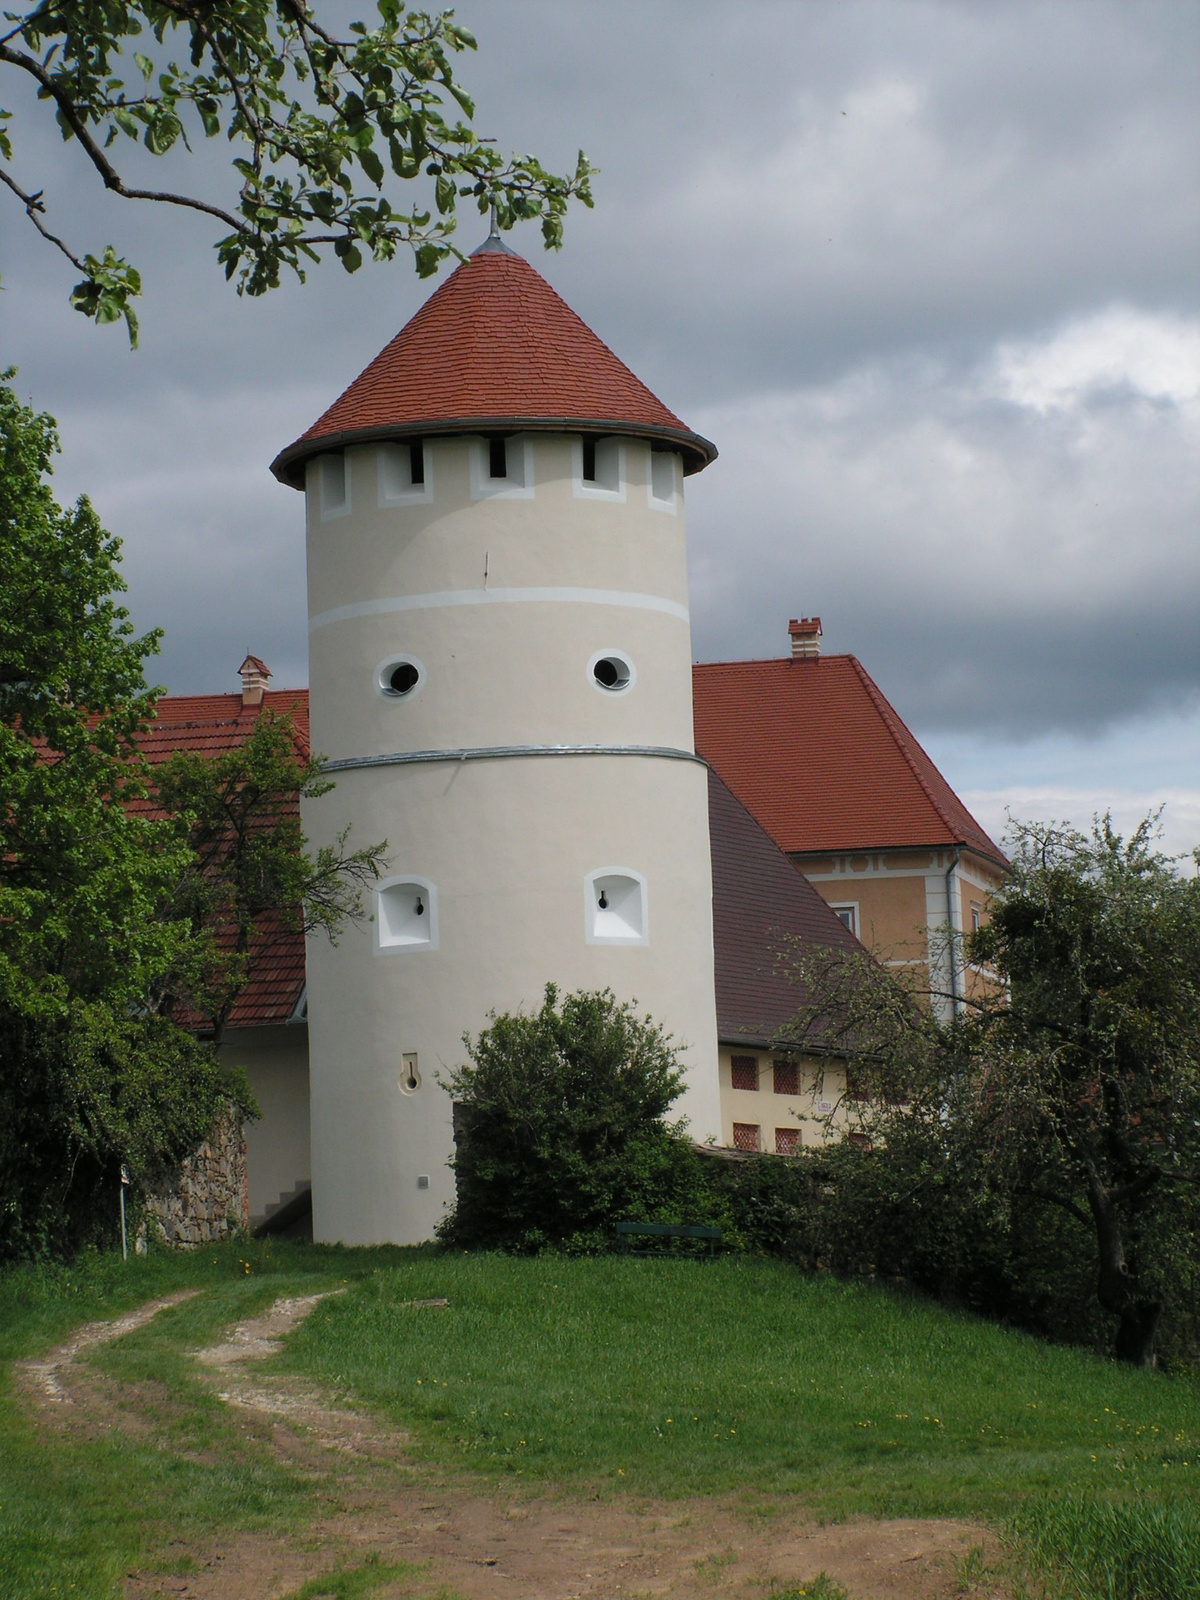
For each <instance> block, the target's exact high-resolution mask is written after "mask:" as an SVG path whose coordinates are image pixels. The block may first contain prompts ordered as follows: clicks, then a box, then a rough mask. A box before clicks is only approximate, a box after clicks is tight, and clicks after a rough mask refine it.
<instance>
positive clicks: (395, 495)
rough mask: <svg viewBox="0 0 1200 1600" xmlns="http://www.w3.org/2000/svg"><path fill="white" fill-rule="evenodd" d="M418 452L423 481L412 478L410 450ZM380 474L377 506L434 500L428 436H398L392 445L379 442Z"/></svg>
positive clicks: (419, 503)
mask: <svg viewBox="0 0 1200 1600" xmlns="http://www.w3.org/2000/svg"><path fill="white" fill-rule="evenodd" d="M416 446H419V448H420V451H421V464H422V471H423V472H424V476H425V481H424V483H414V482H413V481H412V450H413V448H414V447H416ZM376 470H377V472H378V477H379V509H380V510H381V511H386V510H388V509H389V508H390V507H391V506H417V505H428V504H429V502H430V501H432V499H433V451H432V450H431V449H430V448H429V441H428V439H414V440H411V441H410V440H407V439H400V440H397V441H396V443H394V444H381V445H380V446H379V448H378V451H377V469H376Z"/></svg>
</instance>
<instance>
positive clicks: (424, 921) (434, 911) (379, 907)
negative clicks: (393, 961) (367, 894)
mask: <svg viewBox="0 0 1200 1600" xmlns="http://www.w3.org/2000/svg"><path fill="white" fill-rule="evenodd" d="M437 947H438V905H437V890H436V889H435V888H434V886H433V884H432V883H430V881H429V879H428V878H421V877H418V876H417V874H416V873H397V874H396V875H395V876H394V877H391V878H385V879H384V880H383V882H382V883H380V884H379V886H378V887H377V888H376V890H375V948H376V949H377V950H380V951H383V952H385V953H388V954H391V953H392V952H395V951H402V950H436V949H437Z"/></svg>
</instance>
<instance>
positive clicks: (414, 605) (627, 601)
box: [308, 589, 690, 633]
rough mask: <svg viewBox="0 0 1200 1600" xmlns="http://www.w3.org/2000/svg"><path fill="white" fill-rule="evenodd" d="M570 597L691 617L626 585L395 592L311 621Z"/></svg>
mask: <svg viewBox="0 0 1200 1600" xmlns="http://www.w3.org/2000/svg"><path fill="white" fill-rule="evenodd" d="M562 601H568V602H571V603H574V604H577V605H587V606H625V607H626V608H627V609H629V610H632V611H661V612H663V613H664V614H665V615H666V616H668V617H675V618H677V619H678V620H679V621H680V622H687V621H689V620H690V619H689V615H688V608H687V607H686V606H682V605H680V604H679V602H678V601H677V600H666V599H664V598H663V597H662V596H661V595H657V594H633V593H630V592H627V591H626V590H623V589H442V590H439V591H437V592H436V593H434V594H403V595H391V596H388V597H386V598H382V599H378V600H358V601H355V602H354V603H353V604H351V605H347V606H334V607H333V609H332V610H330V611H318V612H317V614H316V615H315V616H314V617H313V618H311V620H310V621H309V624H308V631H309V633H315V632H316V631H317V629H318V628H326V627H328V626H329V624H330V623H331V622H349V621H350V620H351V619H352V618H355V617H384V616H390V615H391V614H392V613H393V612H396V611H436V610H438V609H440V608H441V607H444V606H489V605H513V604H530V603H538V602H541V603H545V604H551V605H557V604H560V603H561V602H562Z"/></svg>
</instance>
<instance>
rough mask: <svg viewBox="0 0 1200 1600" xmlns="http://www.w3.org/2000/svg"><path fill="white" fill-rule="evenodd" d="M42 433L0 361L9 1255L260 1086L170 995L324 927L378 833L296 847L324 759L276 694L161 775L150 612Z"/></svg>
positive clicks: (93, 1226)
mask: <svg viewBox="0 0 1200 1600" xmlns="http://www.w3.org/2000/svg"><path fill="white" fill-rule="evenodd" d="M3 377H4V378H7V377H11V373H6V374H3ZM57 449H58V440H57V437H56V434H55V429H54V422H53V419H52V418H50V417H47V416H43V415H37V414H36V413H34V412H33V411H32V410H31V409H30V408H28V407H26V406H23V405H22V404H21V403H20V401H19V400H18V399H17V397H16V395H15V394H14V392H13V390H12V388H11V386H10V385H8V384H7V383H5V382H2V381H0V573H2V574H3V582H2V583H0V1258H3V1257H5V1256H11V1255H14V1254H21V1253H30V1252H38V1251H45V1250H52V1249H53V1250H57V1249H67V1248H70V1247H71V1246H72V1245H75V1244H78V1243H79V1242H80V1241H81V1240H84V1239H87V1238H90V1237H103V1236H104V1234H106V1233H107V1232H109V1231H110V1227H111V1222H112V1219H113V1218H114V1216H115V1210H114V1207H113V1204H112V1197H113V1196H114V1195H115V1194H116V1185H117V1179H118V1173H119V1169H120V1167H121V1165H122V1164H125V1165H127V1166H129V1168H130V1169H131V1175H132V1177H133V1178H134V1180H135V1182H139V1183H140V1182H144V1181H145V1180H146V1179H147V1178H148V1177H149V1176H150V1175H151V1174H152V1173H153V1171H154V1170H155V1169H156V1168H158V1167H162V1166H164V1165H173V1164H174V1163H175V1162H177V1161H178V1160H180V1159H181V1158H182V1157H183V1156H185V1155H186V1154H188V1153H189V1152H190V1151H191V1150H193V1149H194V1148H195V1147H196V1146H197V1145H198V1144H199V1143H200V1142H201V1140H202V1139H203V1138H204V1137H205V1135H206V1134H207V1133H208V1131H209V1129H210V1128H211V1126H212V1123H213V1121H214V1118H215V1117H216V1115H217V1114H218V1112H219V1111H221V1110H222V1109H223V1108H224V1106H225V1105H227V1104H228V1103H229V1102H230V1101H231V1100H232V1102H233V1103H234V1105H235V1106H237V1107H238V1108H239V1109H241V1110H242V1111H243V1112H245V1111H250V1110H252V1109H253V1101H252V1098H251V1096H250V1092H249V1088H248V1086H247V1084H246V1082H245V1078H244V1076H243V1075H242V1074H240V1073H239V1072H237V1071H234V1070H231V1069H228V1068H227V1067H225V1066H224V1065H223V1064H222V1061H221V1059H220V1056H219V1054H218V1052H217V1050H216V1048H215V1044H213V1043H212V1042H209V1043H201V1042H199V1041H198V1040H196V1039H195V1038H194V1037H193V1036H192V1034H191V1033H189V1032H188V1031H187V1029H185V1028H184V1027H180V1026H177V1025H176V1023H174V1022H173V1021H172V1020H171V1019H170V1016H169V1015H168V1014H167V1013H168V1012H169V1010H170V1005H169V1000H170V997H172V996H179V995H181V996H182V997H183V998H184V999H185V1000H187V1001H190V1002H191V1004H192V1005H193V1006H194V1007H196V1009H197V1010H198V1011H199V1013H200V1015H201V1016H203V1017H204V1018H206V1019H208V1020H209V1021H210V1022H211V1023H212V1024H213V1026H214V1027H215V1029H216V1031H217V1032H218V1033H219V1030H220V1026H221V1025H222V1024H223V1022H224V1021H225V1020H226V1018H227V1017H228V1014H229V1010H230V1009H231V1008H232V1004H233V1002H234V1000H236V997H237V994H238V993H239V992H240V988H241V986H242V985H243V984H244V983H245V982H246V980H247V978H248V976H249V974H250V972H251V970H252V966H253V960H254V958H255V955H256V953H257V951H258V950H261V949H262V948H263V946H264V944H269V940H270V935H271V931H272V928H274V929H278V928H279V927H282V926H285V925H286V924H287V922H288V920H289V919H292V921H293V925H295V924H296V923H302V924H303V925H304V927H305V928H306V929H309V930H311V929H315V928H324V929H325V930H326V932H327V933H328V934H329V935H330V936H331V937H334V936H336V933H337V930H338V927H339V926H340V925H341V923H342V922H343V921H344V920H345V918H346V917H349V916H354V915H357V914H358V912H359V910H360V907H359V904H358V888H359V885H361V884H362V883H363V882H365V881H367V880H368V879H369V878H371V877H372V876H374V875H375V872H376V871H377V863H378V860H379V856H380V853H381V849H382V847H376V848H374V849H366V850H361V851H354V852H352V851H349V850H348V849H347V848H346V840H345V838H344V837H343V838H342V839H341V840H339V841H338V845H337V847H336V848H335V849H332V850H323V851H320V852H318V854H317V855H316V857H315V858H313V857H310V856H309V855H307V854H306V853H305V851H304V848H303V846H304V841H303V838H302V836H301V835H300V832H299V820H298V815H297V808H298V798H299V793H300V791H301V790H302V789H307V790H308V792H319V791H320V789H321V787H322V783H321V780H320V778H319V776H318V769H317V764H316V763H315V762H313V761H310V760H308V759H307V758H301V757H300V756H299V755H298V754H297V752H296V750H295V746H294V743H293V741H292V737H291V734H290V731H289V730H288V729H287V725H286V724H285V723H281V722H275V721H273V720H272V719H270V718H269V717H268V718H261V719H260V724H261V726H260V727H257V728H256V729H255V731H254V733H253V735H252V736H251V738H250V740H249V741H248V743H247V747H246V748H245V749H244V750H243V751H240V752H234V753H233V754H232V755H231V756H229V757H226V758H222V760H221V761H219V762H217V763H215V764H213V765H212V766H206V765H205V764H204V763H203V762H199V761H197V760H196V759H195V758H183V759H180V760H177V761H175V762H172V763H169V764H168V765H167V767H166V769H165V770H164V772H163V774H162V775H161V780H160V784H159V787H158V790H157V791H155V790H153V788H152V785H151V775H150V773H149V770H148V768H147V765H146V763H145V761H144V760H143V758H142V755H141V752H140V750H139V748H138V743H137V739H138V734H139V732H140V731H141V730H142V729H144V728H145V726H146V724H147V723H148V721H149V720H150V718H151V717H152V716H153V711H154V702H155V699H156V697H157V696H158V694H159V693H160V692H161V691H159V690H157V689H150V688H148V687H147V685H146V681H145V677H144V666H145V662H146V660H147V658H148V657H150V656H151V655H153V654H154V652H155V651H156V650H157V648H158V639H159V635H158V633H157V632H153V633H149V634H146V635H144V636H142V637H141V638H137V637H135V636H134V633H133V628H132V625H131V624H130V621H129V617H128V613H127V612H126V610H125V608H124V607H123V606H122V605H120V604H119V603H118V600H117V598H116V597H117V596H118V595H119V594H120V593H121V591H122V590H123V589H124V587H125V585H124V582H123V581H122V579H121V575H120V572H119V570H118V568H119V559H120V541H119V540H117V539H114V538H112V537H110V535H109V534H107V533H106V532H105V531H104V529H103V528H102V527H101V525H100V523H99V520H98V519H97V517H96V514H95V512H94V511H93V510H92V508H91V506H90V505H89V504H88V502H87V501H86V499H80V500H79V501H78V502H77V503H76V505H75V506H74V507H72V508H70V509H64V508H62V507H60V506H58V505H57V504H56V503H55V500H54V497H53V494H52V492H51V489H50V484H49V482H48V478H49V475H50V472H51V467H52V460H53V456H54V453H55V452H56V451H57ZM164 799H165V800H166V801H167V802H169V806H170V807H174V808H175V809H174V810H171V809H168V810H167V811H166V812H165V813H164V811H163V810H162V802H163V800H164ZM156 802H157V804H156Z"/></svg>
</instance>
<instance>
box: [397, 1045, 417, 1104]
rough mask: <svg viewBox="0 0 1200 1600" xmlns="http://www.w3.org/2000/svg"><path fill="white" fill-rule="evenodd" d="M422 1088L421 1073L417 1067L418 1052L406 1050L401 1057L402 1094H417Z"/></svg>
mask: <svg viewBox="0 0 1200 1600" xmlns="http://www.w3.org/2000/svg"><path fill="white" fill-rule="evenodd" d="M420 1087H421V1073H420V1070H419V1069H418V1067H417V1052H416V1051H415V1050H406V1051H405V1052H404V1053H403V1056H402V1057H401V1070H400V1092H401V1094H415V1093H416V1092H417V1090H418V1089H419V1088H420Z"/></svg>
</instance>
